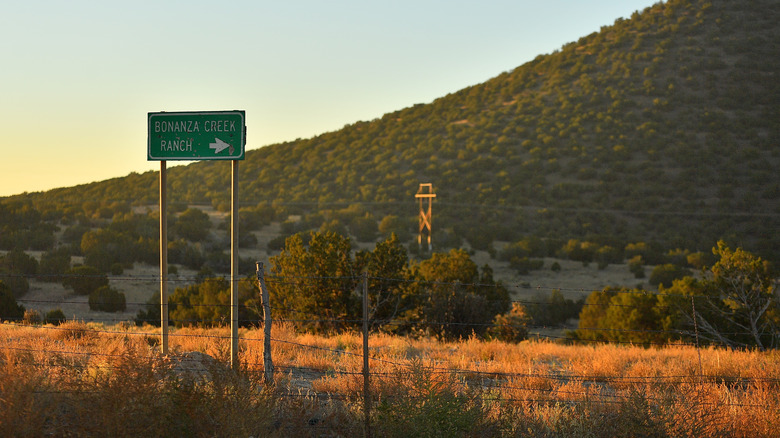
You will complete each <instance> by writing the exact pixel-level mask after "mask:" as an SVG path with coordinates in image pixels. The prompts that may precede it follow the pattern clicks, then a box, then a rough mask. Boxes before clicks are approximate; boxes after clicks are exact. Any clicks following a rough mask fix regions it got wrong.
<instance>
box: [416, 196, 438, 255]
mask: <svg viewBox="0 0 780 438" xmlns="http://www.w3.org/2000/svg"><path fill="white" fill-rule="evenodd" d="M424 189H427V192H426V191H424ZM414 197H415V198H417V199H419V200H420V229H419V232H418V234H417V245H420V246H422V236H423V231H424V230H425V229H426V228H427V229H428V251H430V250H431V249H432V246H431V234H432V233H433V230H432V227H431V224H432V222H433V212H432V211H431V206H432V204H433V198H435V197H436V194H435V193H433V184H431V183H425V184H423V183H421V184H420V188H418V189H417V194H416V195H414ZM423 199H427V200H428V210H427V211H426V210H424V209H423Z"/></svg>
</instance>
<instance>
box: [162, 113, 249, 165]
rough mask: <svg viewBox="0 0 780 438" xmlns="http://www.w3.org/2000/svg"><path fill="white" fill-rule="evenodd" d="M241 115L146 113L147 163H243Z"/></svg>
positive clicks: (243, 140) (244, 138)
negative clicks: (204, 161)
mask: <svg viewBox="0 0 780 438" xmlns="http://www.w3.org/2000/svg"><path fill="white" fill-rule="evenodd" d="M245 119H246V117H245V113H244V111H202V112H201V111H192V112H179V113H167V112H160V113H149V117H148V123H149V137H148V149H147V160H148V161H162V160H243V159H244V146H245V144H246V126H245Z"/></svg>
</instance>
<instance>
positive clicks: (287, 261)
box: [0, 0, 780, 437]
mask: <svg viewBox="0 0 780 438" xmlns="http://www.w3.org/2000/svg"><path fill="white" fill-rule="evenodd" d="M779 14H780V8H778V7H777V5H776V4H775V3H774V2H772V1H771V0H756V1H751V2H736V1H729V0H669V1H666V2H659V3H657V4H655V5H653V6H652V7H650V8H647V9H646V10H644V11H638V12H637V13H636V14H634V15H632V17H630V18H629V19H619V20H617V21H616V22H615V23H614V25H612V26H605V27H604V28H602V29H601V30H600V31H599V32H594V33H593V34H591V35H588V36H585V37H583V38H581V39H580V40H578V41H576V42H572V43H570V44H567V45H565V46H564V47H562V48H561V50H559V51H556V52H555V53H552V54H549V55H540V56H539V57H537V58H536V59H535V60H533V61H532V62H529V63H527V64H524V65H522V66H519V67H518V68H516V69H514V70H512V71H509V72H504V73H501V74H500V75H498V76H497V77H495V78H493V79H491V80H489V81H486V82H485V83H483V84H477V85H474V86H472V87H469V88H466V89H464V90H460V91H457V92H454V93H452V94H450V95H447V96H445V97H442V98H440V99H437V100H435V101H434V102H432V103H429V104H424V105H423V104H419V105H414V106H412V107H409V108H405V109H402V110H399V111H396V112H393V113H390V114H386V115H384V116H382V117H379V118H377V119H374V120H371V121H364V122H357V123H354V124H351V125H348V126H345V127H344V128H343V129H341V130H338V131H336V132H331V133H325V134H322V135H319V136H317V137H314V138H310V139H298V140H295V141H292V142H288V143H285V144H278V145H270V146H267V147H264V148H261V149H259V150H256V151H248V152H247V155H246V162H245V164H243V165H242V166H241V172H242V173H241V176H240V191H241V199H242V205H241V208H240V210H239V212H238V216H239V217H238V219H239V240H240V242H239V246H240V247H241V251H242V252H243V253H244V254H246V253H251V254H252V257H255V258H242V259H240V262H239V273H240V275H242V276H244V278H243V279H242V280H241V282H240V286H239V301H240V303H241V310H240V317H239V319H240V320H241V322H242V328H241V337H242V340H241V343H240V345H241V352H240V353H239V357H240V363H241V366H240V369H238V370H229V369H227V366H226V365H225V364H226V363H227V362H228V357H227V356H228V339H227V338H226V336H227V332H228V329H227V328H225V321H226V320H227V315H228V311H227V307H226V304H227V303H228V299H229V292H228V281H227V280H226V279H225V275H227V273H228V272H229V271H230V265H229V257H228V256H227V255H226V254H225V249H226V248H227V247H228V244H227V241H226V238H227V237H226V236H227V230H228V228H229V227H228V225H227V224H228V223H229V222H227V221H229V219H230V218H229V217H227V216H228V214H227V211H228V205H229V202H228V199H227V196H228V190H227V187H228V183H227V181H228V180H229V178H230V177H229V173H230V168H229V166H225V165H224V164H227V163H215V162H204V163H194V164H192V165H188V166H177V167H174V168H172V169H170V172H169V176H168V181H169V183H170V184H171V187H170V188H169V194H170V200H171V205H170V206H169V207H170V208H169V216H168V217H167V218H164V220H165V221H167V222H166V223H167V224H168V230H169V232H168V238H169V241H168V242H167V248H168V261H169V263H170V268H169V274H170V276H171V278H176V280H175V281H177V284H176V286H175V287H172V288H171V289H173V290H172V294H171V299H170V302H169V305H170V307H169V309H170V313H169V318H170V320H171V323H172V325H173V326H174V330H173V335H172V338H171V341H172V345H171V349H172V354H171V355H169V356H162V355H161V354H160V353H159V350H160V347H159V342H160V340H159V336H158V333H157V331H156V329H155V328H154V327H152V326H150V325H149V324H150V323H154V322H156V321H160V301H159V294H156V295H155V294H154V289H155V288H150V293H149V295H147V296H151V298H150V300H149V301H148V302H147V303H146V306H145V307H144V308H143V309H142V310H141V311H140V312H139V313H138V314H137V316H136V318H135V321H134V322H126V323H122V324H119V325H106V324H100V323H98V322H94V321H93V322H79V320H78V318H72V317H70V316H71V315H65V314H64V312H63V311H62V310H61V309H50V310H48V311H46V312H43V311H38V310H36V309H35V308H34V305H29V304H30V303H29V302H25V296H26V295H27V294H28V293H29V291H30V288H31V285H32V286H33V287H38V288H39V289H40V288H41V285H42V284H49V285H56V286H57V287H61V288H62V290H65V291H67V293H68V294H70V295H68V296H69V297H70V298H73V299H75V298H79V299H83V300H86V302H87V303H88V304H89V309H90V310H89V312H92V313H97V312H102V313H106V312H121V311H123V310H126V309H127V305H128V304H134V305H138V304H139V303H128V302H127V299H126V297H125V295H124V293H123V292H121V291H120V290H119V288H117V282H118V281H122V276H123V275H126V274H125V273H126V272H128V271H131V270H133V269H134V267H136V266H138V265H141V266H153V265H155V264H157V263H158V261H159V242H158V239H159V228H158V224H159V223H160V217H159V212H158V210H157V209H156V207H155V204H156V202H157V196H158V194H157V193H158V192H157V177H158V175H157V174H156V173H155V172H147V173H144V174H136V173H133V174H130V175H128V176H126V177H122V178H115V179H112V180H107V181H102V182H95V183H91V184H85V185H82V186H77V187H71V188H62V189H56V190H51V191H48V192H45V193H25V194H20V195H18V196H13V197H9V198H3V199H0V251H2V252H0V319H2V320H4V321H5V322H4V323H3V324H2V325H0V434H2V435H3V436H46V435H53V436H89V435H109V436H182V435H184V436H280V437H281V436H285V437H286V436H295V435H302V436H359V435H360V434H362V433H363V427H364V423H363V421H364V419H363V414H364V410H363V409H364V404H363V403H364V400H363V383H364V381H363V376H362V374H361V370H362V368H361V367H362V350H361V349H360V345H361V341H362V340H361V338H360V337H359V336H358V335H357V334H355V330H357V328H358V327H359V325H360V323H361V322H362V320H361V312H360V310H361V309H360V307H361V306H360V304H361V303H360V298H361V297H360V294H359V293H358V292H357V291H358V290H360V289H361V287H362V282H363V281H366V283H367V288H366V294H367V295H368V296H369V297H370V309H371V315H370V319H371V337H370V347H371V353H370V356H371V362H370V364H371V365H370V394H371V396H370V400H371V405H372V408H371V410H370V415H371V417H370V424H371V428H372V432H373V434H374V435H375V436H391V437H392V436H447V437H449V436H537V437H552V436H594V437H601V436H603V437H613V436H618V437H619V436H626V437H629V436H670V437H671V436H697V437H698V436H702V437H707V436H712V437H721V436H737V437H740V436H744V437H753V436H775V435H776V433H777V430H779V429H780V427H779V426H780V420H778V418H779V417H778V412H780V395H778V394H780V388H779V387H778V386H780V357H779V356H778V352H777V350H776V348H777V347H778V346H780V298H778V297H779V295H778V289H777V271H776V270H775V269H774V268H773V267H772V262H774V263H775V265H776V264H777V262H778V261H780V234H778V233H777V232H776V231H777V229H780V222H778V218H780V202H779V201H780V179H778V175H779V174H778V172H776V170H775V169H777V167H778V165H780V153H778V151H780V149H778V148H777V143H778V141H779V140H780V124H779V123H778V120H780V118H778V114H777V102H778V101H780V87H778V81H777V80H776V77H775V76H776V72H777V71H780V64H778V60H780V58H778V57H777V56H776V55H777V54H776V53H775V51H776V48H777V46H778V44H777V43H778V41H780V27H778V26H777V23H778V22H780V15H779ZM421 182H426V183H427V182H430V183H432V184H433V186H434V189H435V190H436V192H437V198H436V203H435V204H434V224H435V225H434V228H433V236H432V238H433V239H432V240H433V244H434V251H433V252H427V251H424V250H422V249H421V248H420V247H419V246H418V245H417V243H416V239H415V238H416V225H417V222H416V219H415V217H414V213H415V210H414V208H412V207H414V205H413V195H414V192H415V190H416V189H417V187H418V184H419V183H421ZM269 230H272V231H269ZM269 234H272V235H271V236H270V237H269ZM476 252H479V253H480V254H487V255H489V262H488V263H487V264H485V265H483V264H482V263H480V265H477V264H476V263H475V262H474V260H473V259H472V257H473V256H474V255H475V253H476ZM487 255H486V256H485V258H486V259H487V258H488V256H487ZM259 259H262V260H266V261H268V264H267V265H266V266H267V267H268V270H267V274H270V275H268V277H267V278H268V287H269V289H270V291H271V295H272V299H273V300H275V301H274V304H273V305H274V306H276V308H275V310H274V311H275V312H276V315H277V317H281V318H283V319H286V320H287V321H286V322H282V323H281V324H278V325H275V326H274V328H273V335H272V337H273V340H272V341H273V342H272V350H273V357H274V360H275V363H276V373H275V378H274V382H273V383H272V384H270V383H269V384H266V383H265V382H264V381H263V371H264V370H263V362H262V347H261V346H262V342H261V340H262V330H261V329H260V327H261V325H262V316H261V312H260V310H259V309H260V306H259V298H258V289H257V284H256V282H255V280H254V279H253V276H254V273H255V263H254V262H255V260H259ZM545 260H555V261H553V262H552V264H551V265H550V266H548V265H546V262H545ZM564 260H566V263H575V262H576V263H578V264H580V263H581V264H582V266H594V269H598V270H605V269H607V268H608V267H609V268H611V267H613V266H616V265H620V266H625V269H626V273H630V275H631V277H630V278H631V280H630V282H631V284H626V283H627V282H625V281H624V282H622V283H621V284H612V285H610V286H608V287H605V288H603V289H602V290H584V289H582V288H580V290H582V292H583V294H585V295H588V294H589V295H588V296H587V298H585V297H584V296H583V297H581V298H580V299H577V298H576V297H571V296H564V294H563V293H561V290H560V289H559V288H549V289H548V290H545V291H544V293H542V292H541V291H540V292H538V293H537V294H536V295H534V297H533V298H532V299H527V298H528V297H526V296H524V298H525V299H518V296H517V295H518V294H517V288H516V289H514V290H511V289H510V288H508V287H507V285H506V284H505V283H503V282H502V281H501V280H500V279H498V278H496V276H495V275H494V273H495V272H496V269H495V267H496V266H500V267H501V268H502V269H504V271H505V273H506V271H510V272H511V275H512V278H515V279H518V278H519V279H520V280H518V281H517V283H519V284H521V285H523V286H520V287H523V288H525V287H527V288H528V289H530V283H528V282H527V281H524V279H525V278H527V277H526V276H528V275H529V274H530V273H533V272H535V271H539V270H547V271H548V272H556V273H558V272H561V263H564V262H563V261H564ZM559 262H560V263H559ZM621 269H622V268H621ZM179 271H181V272H187V273H188V274H187V275H182V276H181V277H179V275H178V273H179ZM363 275H365V277H364V276H363ZM560 275H566V273H565V272H561V273H560ZM124 280H125V281H127V282H128V283H129V282H130V281H134V282H135V281H138V280H137V279H135V278H129V277H128V278H124ZM153 280H154V281H156V282H158V281H159V278H155V279H153ZM172 281H173V280H172ZM529 293H530V292H529ZM513 294H514V295H513ZM74 297H75V298H74ZM32 301H33V302H34V300H32ZM25 303H27V304H28V306H27V307H29V308H25V306H24V305H23V304H25ZM66 316H67V317H69V318H70V320H68V319H67V318H66ZM550 331H554V333H555V335H554V336H552V335H549V333H550ZM529 333H535V334H536V335H535V336H531V338H532V339H533V340H528V338H529ZM545 334H547V335H545ZM545 337H546V338H547V339H548V340H546V341H545V340H544V338H545ZM549 339H557V340H559V341H560V342H559V343H556V342H552V341H550V340H549ZM187 367H190V368H191V369H189V370H186V369H185V368H187Z"/></svg>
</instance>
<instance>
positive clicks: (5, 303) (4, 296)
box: [0, 281, 24, 320]
mask: <svg viewBox="0 0 780 438" xmlns="http://www.w3.org/2000/svg"><path fill="white" fill-rule="evenodd" d="M23 316H24V307H22V306H20V305H19V304H18V303H17V302H16V298H15V297H14V294H13V292H12V291H11V288H10V287H8V285H6V284H5V283H4V282H3V281H0V320H3V319H6V320H16V319H19V318H22V317H23Z"/></svg>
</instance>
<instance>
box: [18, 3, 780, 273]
mask: <svg viewBox="0 0 780 438" xmlns="http://www.w3.org/2000/svg"><path fill="white" fill-rule="evenodd" d="M777 23H780V3H778V2H777V1H775V0H741V1H732V0H669V1H667V2H666V3H658V4H656V5H654V6H652V7H650V8H647V9H645V10H644V11H638V12H636V13H634V14H633V15H632V16H631V17H630V18H626V19H619V20H617V21H616V22H615V23H614V24H613V25H612V26H605V27H603V28H602V29H601V30H600V31H599V32H596V33H593V34H591V35H588V36H584V37H582V38H581V39H580V40H579V41H576V42H572V43H570V44H567V45H565V46H564V47H562V48H561V49H560V50H559V51H556V52H555V53H552V54H548V55H540V56H538V57H537V58H536V59H535V60H533V61H531V62H528V63H526V64H524V65H522V66H519V67H517V68H516V69H514V70H512V71H510V72H504V73H501V74H500V75H498V76H496V77H495V78H492V79H490V80H488V81H486V82H484V83H481V84H478V85H474V86H472V87H469V88H466V89H463V90H460V91H456V92H454V93H452V94H449V95H447V96H444V97H441V98H439V99H437V100H435V101H433V102H432V103H429V104H418V105H414V106H411V107H409V108H405V109H402V110H399V111H396V112H393V113H389V114H385V115H384V116H382V117H381V118H377V119H374V120H371V121H361V122H357V123H354V124H351V125H348V126H345V127H344V128H343V129H341V130H339V131H336V132H329V133H324V134H322V135H319V136H317V137H314V138H310V139H300V140H296V141H293V142H288V143H283V144H275V145H270V146H266V147H263V148H261V149H258V150H253V151H248V152H247V156H246V160H245V162H242V163H241V165H240V168H241V174H240V191H241V199H242V204H250V205H257V204H258V203H262V202H267V203H269V204H271V205H274V206H276V207H277V208H278V209H279V210H280V211H281V210H285V211H286V212H287V213H299V212H312V211H318V210H322V209H333V208H335V207H334V206H339V205H342V204H343V205H342V206H347V205H350V204H355V203H362V204H363V206H364V208H365V209H367V210H369V211H371V212H373V217H375V218H377V219H379V218H381V217H382V216H384V215H390V214H393V215H398V216H402V217H403V216H405V215H408V216H409V217H410V219H411V220H416V204H415V201H414V197H413V196H414V193H415V192H416V191H417V187H418V184H419V183H433V186H434V189H435V191H436V193H437V195H438V197H437V199H436V203H435V205H434V227H435V228H434V232H435V234H434V241H436V239H437V234H436V233H438V234H439V236H441V237H440V239H450V240H451V239H452V238H453V236H455V238H456V239H460V238H465V239H466V240H467V241H468V242H469V243H470V244H471V245H472V246H477V247H479V246H487V245H489V242H490V241H493V240H500V241H515V240H518V239H520V238H523V237H525V236H530V235H534V236H538V237H544V238H555V239H561V240H564V241H565V240H567V239H570V238H577V239H593V240H598V239H601V240H602V241H610V240H611V241H616V242H635V241H646V240H651V241H657V242H659V243H662V244H663V245H664V246H665V247H667V248H675V247H679V248H688V249H691V250H705V251H706V250H708V249H709V248H711V247H712V245H713V243H714V242H715V241H717V240H718V239H720V238H725V239H727V240H730V241H731V242H733V243H734V244H735V245H738V246H742V247H745V248H746V249H750V250H753V251H756V252H757V253H760V254H764V255H766V256H771V257H772V258H774V259H778V258H780V257H777V255H778V252H780V250H778V248H780V234H778V233H777V232H776V230H777V229H780V173H779V172H778V171H777V169H778V168H779V167H780V78H778V72H780V26H778V25H777ZM157 178H158V177H157V174H156V173H154V172H148V173H144V174H140V175H139V174H131V175H129V176H126V177H122V178H116V179H112V180H108V181H103V182H97V183H92V184H87V185H82V186H77V187H72V188H66V189H57V190H52V191H48V192H45V193H35V194H28V195H24V197H29V198H31V199H33V202H34V203H35V204H36V206H37V207H38V208H39V209H40V210H42V211H46V210H57V211H63V212H67V211H68V210H69V209H77V210H82V207H81V206H82V204H83V203H84V201H85V200H88V202H91V203H93V204H94V205H95V206H109V205H111V204H112V203H116V202H125V201H130V202H132V203H136V204H145V203H146V204H148V203H154V202H156V201H157V196H158V193H157V184H158V182H157V181H158V180H157ZM169 179H170V183H171V189H170V192H169V193H170V195H169V196H170V198H171V200H172V202H184V203H211V204H214V205H218V204H220V203H227V202H228V201H229V197H230V192H229V186H230V165H229V163H224V162H199V163H194V164H191V165H188V166H180V167H173V168H171V169H170V170H169Z"/></svg>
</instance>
